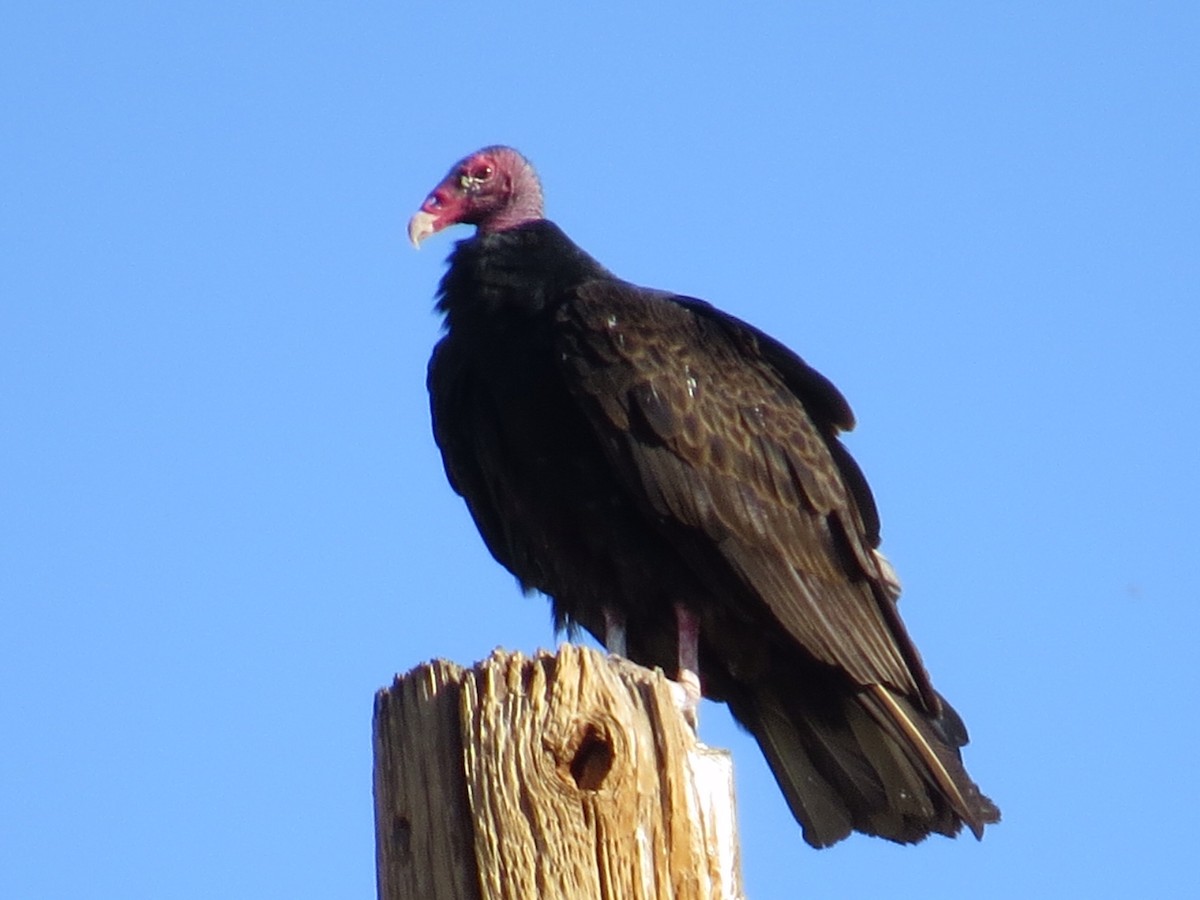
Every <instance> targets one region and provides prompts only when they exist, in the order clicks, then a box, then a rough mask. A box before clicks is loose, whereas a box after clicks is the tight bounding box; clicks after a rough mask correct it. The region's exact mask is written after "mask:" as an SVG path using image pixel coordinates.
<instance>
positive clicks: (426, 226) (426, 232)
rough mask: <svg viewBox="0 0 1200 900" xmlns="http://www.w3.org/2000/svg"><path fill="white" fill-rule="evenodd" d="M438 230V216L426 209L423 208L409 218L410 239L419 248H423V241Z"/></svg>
mask: <svg viewBox="0 0 1200 900" xmlns="http://www.w3.org/2000/svg"><path fill="white" fill-rule="evenodd" d="M437 230H438V227H437V216H435V215H434V214H433V213H427V212H425V210H421V211H420V212H418V213H417V214H416V215H415V216H413V217H412V218H411V219H409V220H408V239H409V240H410V241H412V245H413V246H414V247H416V248H417V249H418V250H420V249H421V241H423V240H425V238H427V237H429V236H430V235H431V234H433V233H434V232H435V231H437Z"/></svg>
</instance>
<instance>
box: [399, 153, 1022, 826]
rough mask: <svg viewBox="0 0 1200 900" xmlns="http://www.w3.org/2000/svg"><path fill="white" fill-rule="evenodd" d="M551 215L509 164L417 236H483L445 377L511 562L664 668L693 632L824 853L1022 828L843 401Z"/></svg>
mask: <svg viewBox="0 0 1200 900" xmlns="http://www.w3.org/2000/svg"><path fill="white" fill-rule="evenodd" d="M541 205H542V204H541V191H540V185H538V182H537V180H536V176H534V174H533V171H532V168H530V167H529V165H528V163H527V162H526V161H525V160H524V159H523V158H522V157H521V156H520V155H519V154H517V153H516V152H515V151H513V150H511V149H509V148H502V147H491V148H486V149H485V150H483V151H480V152H479V153H476V154H473V155H472V156H470V157H468V158H467V159H465V160H463V161H462V162H461V163H459V164H458V165H456V167H455V168H454V169H452V170H451V172H450V174H449V175H448V176H447V178H446V179H445V180H444V181H443V182H442V183H441V184H440V185H439V186H438V187H437V188H436V189H435V191H434V192H433V194H431V195H430V197H429V199H428V200H427V201H426V203H425V204H424V205H423V207H422V211H421V212H419V213H418V214H417V216H416V217H414V219H413V223H412V225H410V232H411V233H412V235H413V237H414V240H419V239H420V238H421V237H423V236H425V235H426V234H428V233H431V232H432V231H436V230H439V229H440V228H442V227H445V226H446V225H449V224H453V223H455V222H467V223H470V224H476V225H477V226H479V230H478V233H477V234H476V235H475V236H474V237H472V238H470V239H468V240H465V241H461V242H459V244H458V245H457V247H456V249H455V250H454V252H453V254H452V255H451V257H450V260H449V263H450V265H449V270H448V271H447V273H446V275H445V277H444V278H443V280H442V283H441V287H440V291H439V300H438V308H439V309H440V310H441V311H442V312H443V313H444V315H445V324H446V334H445V336H444V337H443V338H442V339H441V341H440V342H439V343H438V345H437V347H436V349H435V351H434V354H433V358H432V360H431V362H430V366H429V381H428V384H429V392H430V398H431V407H432V414H433V428H434V435H435V437H436V439H437V443H438V446H439V447H440V448H441V451H442V455H443V460H444V463H445V468H446V473H447V476H448V477H449V479H450V483H451V485H452V486H453V487H454V489H455V490H456V491H457V492H458V493H459V494H461V495H462V496H463V498H464V499H465V500H466V502H467V505H468V507H469V508H470V511H471V514H472V516H473V517H474V519H475V522H476V524H477V525H478V527H479V531H480V533H481V534H482V536H483V539H484V541H485V542H486V544H487V546H488V548H489V550H490V551H491V552H492V555H493V556H495V558H496V559H497V560H498V561H499V562H500V563H501V564H502V565H504V566H505V567H506V568H508V569H509V570H510V571H511V572H512V573H513V574H514V575H516V577H517V578H518V579H519V581H520V583H521V584H522V585H523V586H524V587H525V588H526V589H527V590H538V591H541V592H543V593H545V594H546V595H548V596H549V597H550V599H551V602H552V605H553V609H554V615H555V619H556V622H558V624H560V625H578V626H582V627H583V628H586V629H587V630H588V631H590V632H591V633H592V634H593V635H595V636H596V637H597V638H598V639H600V640H601V641H606V640H608V639H609V637H610V634H611V633H612V631H613V625H614V623H617V624H621V625H623V626H624V628H623V642H624V646H623V647H621V648H620V649H622V650H623V652H624V653H625V654H626V655H627V656H628V657H629V658H631V659H632V660H634V661H635V662H638V663H641V664H643V665H648V666H661V667H662V668H663V669H664V670H666V671H668V672H673V671H674V670H675V669H676V666H677V664H678V661H679V660H681V659H685V660H686V659H688V658H689V657H688V648H687V647H686V646H685V645H686V644H687V643H688V642H689V641H688V635H687V632H686V629H685V628H684V627H683V623H684V622H685V621H692V622H694V623H695V625H696V626H697V634H696V637H697V639H698V647H697V648H696V651H698V665H699V677H700V681H701V684H702V686H703V690H704V694H705V695H706V696H709V697H712V698H714V699H717V700H723V701H725V702H727V703H728V704H729V707H730V709H731V710H732V712H733V714H734V716H735V717H736V718H737V720H738V721H739V722H741V723H742V724H743V725H744V726H745V727H746V728H747V729H748V730H749V731H750V732H751V733H753V734H754V735H755V737H756V738H757V739H758V742H759V744H760V746H761V747H762V749H763V751H764V753H765V754H766V757H767V759H768V761H769V762H770V765H771V768H772V770H773V771H774V773H775V776H776V778H777V780H778V781H779V784H780V786H781V788H782V789H783V792H784V795H785V796H786V798H787V801H788V803H789V805H790V807H791V809H792V812H793V813H794V815H795V816H796V818H797V820H798V821H799V822H800V824H801V825H802V827H803V829H804V836H805V839H806V840H807V841H808V842H809V843H810V844H813V845H814V846H826V845H828V844H831V843H833V842H835V841H838V840H840V839H842V838H844V837H845V836H847V835H848V834H849V833H850V832H851V831H852V830H857V831H862V832H866V833H868V834H875V835H879V836H882V837H886V838H889V839H891V840H895V841H902V842H912V841H918V840H921V839H922V838H924V837H925V836H926V835H927V834H929V833H930V832H939V833H942V834H947V835H953V834H955V833H957V832H958V830H959V829H960V827H961V825H962V824H963V823H964V822H965V823H966V824H967V825H968V826H969V827H970V828H971V830H972V831H973V832H974V833H975V834H976V835H977V836H979V835H981V834H982V831H983V827H984V825H985V824H987V823H990V822H994V821H997V820H998V818H999V813H998V810H997V809H996V807H995V806H994V805H993V804H992V803H991V801H989V800H988V799H987V798H986V797H984V796H983V795H982V794H981V793H980V792H979V790H978V788H977V787H976V786H975V784H974V783H973V782H972V781H971V779H970V777H969V776H968V775H967V773H966V771H965V769H964V768H963V766H962V763H961V760H960V754H959V748H960V747H961V746H962V745H963V744H965V743H966V731H965V728H964V727H963V725H962V722H961V720H960V719H959V718H958V716H957V714H956V713H955V712H954V711H953V710H952V709H951V708H950V707H949V705H948V704H946V702H945V701H944V700H943V699H942V698H941V697H940V695H939V694H938V693H937V692H936V691H935V690H934V689H933V687H932V685H931V684H930V681H929V678H928V675H927V674H926V672H925V669H924V667H923V665H922V663H921V659H920V656H919V655H918V653H917V650H916V648H915V647H914V645H913V643H912V641H911V640H910V639H909V637H908V634H907V632H906V631H905V629H904V626H903V624H902V622H901V621H900V617H899V614H898V611H897V607H896V597H897V595H898V588H897V587H896V585H895V581H894V577H893V576H892V574H891V570H890V567H889V566H888V564H887V563H886V561H885V560H884V559H883V558H882V557H881V556H880V555H879V554H878V552H877V549H876V548H877V547H878V544H879V519H878V515H877V513H876V509H875V504H874V501H873V499H872V497H871V493H870V490H869V488H868V487H867V483H866V481H865V479H864V478H863V476H862V474H861V472H860V471H859V469H858V467H857V465H856V464H855V463H854V461H853V459H852V458H851V457H850V455H849V454H848V453H847V451H846V450H845V449H844V447H843V446H842V444H841V443H840V441H839V439H838V434H839V432H841V431H844V430H846V429H849V428H851V427H852V426H853V424H854V423H853V417H852V414H851V412H850V409H849V406H848V405H847V403H846V401H845V400H844V399H843V397H842V396H841V394H840V393H839V392H838V391H837V389H836V388H834V387H833V385H832V384H831V383H830V382H829V381H828V380H826V379H825V378H824V377H823V376H821V375H820V374H818V373H817V372H816V371H814V370H813V369H811V368H810V367H809V366H808V365H806V364H805V363H804V361H803V360H801V359H800V358H799V357H798V356H796V355H795V354H794V353H792V352H791V351H790V350H788V349H787V348H786V347H784V346H783V345H782V344H780V343H778V342H777V341H775V340H773V339H772V338H770V337H768V336H767V335H765V334H763V333H762V332H760V331H758V330H757V329H755V328H753V327H752V326H750V325H747V324H746V323H744V322H741V321H739V320H738V319H736V318H734V317H732V316H729V315H727V314H725V313H722V312H720V311H718V310H716V309H715V308H713V307H711V306H710V305H708V304H707V303H704V302H702V301H699V300H695V299H691V298H686V297H679V296H675V295H671V294H668V293H664V292H660V291H653V290H647V289H645V288H640V287H636V286H634V285H631V284H629V283H627V282H624V281H622V280H620V279H618V278H616V277H615V276H613V275H612V274H611V273H610V272H608V271H607V270H606V269H604V268H603V267H602V266H601V265H599V263H597V262H596V261H595V260H593V259H592V258H591V257H590V256H588V255H587V254H586V253H584V252H583V251H582V250H580V249H579V248H578V247H577V246H575V244H573V243H572V242H571V241H570V240H569V239H568V238H567V237H566V235H565V234H563V232H562V231H561V230H560V229H559V228H558V227H557V226H556V225H554V224H553V223H551V222H549V221H547V220H546V219H544V218H542V211H541ZM681 635H682V636H681ZM696 651H693V653H695V652H696Z"/></svg>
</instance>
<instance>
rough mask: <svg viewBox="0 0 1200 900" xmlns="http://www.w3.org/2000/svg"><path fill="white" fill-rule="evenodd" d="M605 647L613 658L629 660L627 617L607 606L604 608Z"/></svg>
mask: <svg viewBox="0 0 1200 900" xmlns="http://www.w3.org/2000/svg"><path fill="white" fill-rule="evenodd" d="M604 646H605V647H607V648H608V652H609V653H611V654H612V655H613V656H621V657H625V658H626V659H628V656H627V655H626V650H627V648H626V645H625V617H624V616H623V615H621V614H620V613H619V612H617V611H616V610H613V609H609V608H608V607H607V606H606V607H605V608H604Z"/></svg>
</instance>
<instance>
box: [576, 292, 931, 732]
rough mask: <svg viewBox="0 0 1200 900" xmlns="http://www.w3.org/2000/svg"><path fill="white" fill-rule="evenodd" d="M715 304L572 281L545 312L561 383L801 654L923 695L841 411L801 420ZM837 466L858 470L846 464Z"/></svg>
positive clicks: (748, 339) (749, 336)
mask: <svg viewBox="0 0 1200 900" xmlns="http://www.w3.org/2000/svg"><path fill="white" fill-rule="evenodd" d="M720 316H721V314H719V313H716V312H715V311H711V310H709V308H707V307H706V306H702V305H697V304H694V303H681V302H678V301H677V300H675V299H673V298H672V297H671V296H670V295H667V294H660V293H657V292H653V291H647V290H644V289H640V288H636V287H633V286H632V285H626V284H623V283H620V282H610V281H596V282H590V283H587V284H585V285H584V286H582V287H581V288H579V289H578V290H576V292H575V294H574V297H573V298H572V299H571V300H570V301H569V302H567V303H566V304H564V306H563V307H562V308H561V310H560V311H559V313H558V326H559V327H558V335H559V338H558V339H559V342H560V346H559V355H560V360H561V363H562V366H563V370H564V375H565V377H566V379H567V381H568V384H569V389H570V390H571V391H572V392H573V393H574V394H575V396H576V397H577V399H578V400H579V401H580V402H581V403H582V405H583V406H584V408H585V409H586V411H587V413H588V416H589V418H590V420H591V421H592V423H593V426H594V427H595V428H596V431H597V434H598V436H599V437H600V438H601V440H602V442H603V443H604V445H605V447H606V449H607V451H608V453H609V456H610V459H611V460H612V461H613V463H614V465H615V466H616V468H617V469H618V470H619V471H620V473H621V477H622V478H623V479H624V481H625V483H626V485H627V487H628V488H629V489H631V490H633V491H634V492H637V493H640V494H641V495H642V496H644V498H645V501H646V503H647V504H648V506H649V509H650V510H651V511H652V512H653V513H654V514H655V515H657V516H659V517H663V518H666V519H670V520H673V521H675V522H677V523H680V524H683V525H685V526H688V527H689V528H690V529H692V533H694V534H695V535H696V540H697V541H702V540H703V541H706V542H707V544H708V545H709V546H710V547H715V548H716V550H717V551H718V552H719V554H720V555H721V557H722V558H723V559H724V561H725V562H726V564H727V565H728V566H729V567H730V568H731V569H732V571H733V572H734V573H735V574H736V575H737V577H738V579H739V580H740V582H741V583H742V584H744V585H745V587H746V588H747V589H748V592H749V594H750V595H751V598H757V600H759V601H761V603H762V604H764V605H765V607H766V610H767V611H769V613H770V614H771V615H772V616H773V617H774V618H775V619H776V620H777V621H778V622H779V623H780V624H781V625H782V626H783V627H784V628H785V629H786V630H787V632H788V633H789V634H790V635H791V636H792V637H793V638H794V639H795V640H796V641H797V642H799V643H800V644H801V645H802V646H803V647H804V648H805V649H806V650H807V651H808V652H809V653H811V654H812V655H813V656H814V657H816V658H817V659H819V660H821V661H823V662H826V663H828V664H830V665H834V666H838V667H841V668H843V669H845V670H846V672H847V674H849V675H850V677H851V678H853V679H855V680H857V681H858V682H859V683H861V684H873V683H882V684H888V685H890V686H892V687H893V688H895V689H897V690H899V691H901V692H903V693H905V694H909V695H913V696H920V697H921V698H922V700H923V701H924V702H925V704H926V705H928V706H929V708H930V709H931V710H936V709H937V703H938V701H937V700H936V695H935V694H934V692H933V690H932V688H931V687H930V686H929V681H928V677H927V675H926V674H925V672H924V669H923V667H922V665H921V663H920V658H919V656H918V655H917V652H916V649H915V647H914V646H913V644H912V642H911V641H910V640H909V638H908V635H907V634H906V632H905V631H904V627H903V625H902V624H901V622H900V620H899V616H898V615H897V613H896V610H895V608H894V606H893V599H892V595H891V594H890V591H891V590H892V588H891V587H890V586H889V585H890V584H891V581H890V573H888V572H885V571H884V570H883V569H882V568H881V564H880V561H879V557H878V556H877V554H876V553H875V543H876V542H877V533H876V532H875V531H874V528H876V527H877V525H876V522H875V521H874V518H873V517H874V515H875V511H874V507H873V503H872V505H871V508H870V509H868V510H866V511H865V512H866V516H867V517H868V520H869V522H864V511H863V510H861V509H860V503H859V501H858V500H857V499H856V496H855V494H856V493H861V492H862V491H864V490H865V482H861V483H852V484H849V485H848V484H847V478H846V473H845V472H844V471H843V468H842V464H841V463H840V461H839V459H837V458H835V453H838V452H839V451H840V452H841V454H842V455H844V456H848V454H845V452H844V451H842V450H841V449H840V446H838V447H834V448H833V449H831V445H835V444H836V433H837V430H838V428H839V425H841V424H843V422H852V419H850V418H849V410H848V408H844V409H845V414H844V416H842V418H843V422H837V421H829V420H824V421H822V420H820V419H815V418H814V415H813V413H811V412H810V410H809V408H807V406H806V404H805V402H804V398H803V397H800V396H797V393H795V391H794V388H795V386H796V384H797V383H798V381H797V379H796V378H795V377H792V378H785V377H784V375H783V374H781V373H780V372H779V370H778V369H777V368H776V367H775V366H773V365H772V364H771V362H770V361H768V359H765V358H764V355H763V354H761V353H758V352H756V351H757V343H756V341H755V337H756V335H755V333H747V332H746V331H744V330H739V326H740V325H741V323H738V322H736V320H732V319H727V318H724V317H721V318H718V317H720ZM793 364H794V365H801V366H802V365H803V363H802V362H801V361H800V360H799V358H797V357H794V356H793ZM810 371H811V370H810ZM812 374H813V376H814V378H815V379H820V383H822V384H825V385H828V383H827V382H825V381H824V379H821V378H820V376H818V375H816V373H812ZM814 383H815V382H814ZM828 387H829V390H830V391H831V392H832V393H833V396H835V397H838V398H839V399H840V395H837V394H836V391H835V390H834V389H833V388H832V386H831V385H829V386H828ZM843 403H844V401H843ZM812 405H813V408H814V409H815V410H816V411H817V415H819V414H820V413H821V412H822V411H824V410H825V409H828V408H830V407H829V403H828V398H827V397H822V398H820V400H819V402H814V403H813V404H812ZM851 465H852V463H851ZM849 476H850V478H851V479H853V478H854V477H855V476H857V477H858V478H859V479H860V481H861V475H859V474H858V472H857V468H856V467H855V468H854V469H853V471H851V472H850V473H849ZM866 497H867V502H871V501H870V497H869V492H868V493H867V494H866ZM710 552H711V551H710ZM747 599H748V598H746V597H739V598H730V602H731V603H735V604H736V603H739V602H740V603H742V604H745V603H746V601H747ZM751 602H753V600H752V599H751Z"/></svg>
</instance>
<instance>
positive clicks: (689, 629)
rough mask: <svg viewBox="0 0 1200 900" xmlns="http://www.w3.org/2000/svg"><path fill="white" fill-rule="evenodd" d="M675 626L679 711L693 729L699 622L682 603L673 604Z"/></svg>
mask: <svg viewBox="0 0 1200 900" xmlns="http://www.w3.org/2000/svg"><path fill="white" fill-rule="evenodd" d="M675 625H676V632H677V634H678V636H679V675H678V676H677V679H676V680H677V681H678V682H679V686H680V687H681V688H683V698H684V699H683V705H682V707H681V709H680V711H681V712H682V713H683V715H684V718H686V719H687V720H688V721H689V722H690V723H691V725H692V728H695V727H696V725H697V723H698V721H699V713H700V620H699V619H697V618H696V614H695V613H693V612H692V611H691V610H690V609H688V608H687V607H685V606H684V605H683V604H682V603H676V604H675Z"/></svg>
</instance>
